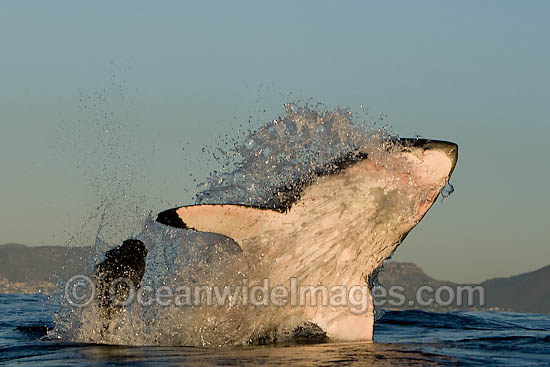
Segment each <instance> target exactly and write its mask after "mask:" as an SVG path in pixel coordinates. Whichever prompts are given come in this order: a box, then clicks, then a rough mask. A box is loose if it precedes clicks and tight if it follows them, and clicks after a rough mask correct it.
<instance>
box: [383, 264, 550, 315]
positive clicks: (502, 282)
mask: <svg viewBox="0 0 550 367" xmlns="http://www.w3.org/2000/svg"><path fill="white" fill-rule="evenodd" d="M378 282H379V283H380V284H381V285H382V286H383V287H384V288H385V289H386V290H387V289H389V288H390V287H392V286H402V287H403V288H404V289H405V291H404V292H403V294H404V295H405V297H406V299H407V300H415V301H416V293H417V291H418V289H419V288H420V287H422V286H428V287H431V288H432V289H434V290H437V289H439V288H441V287H445V286H446V287H450V288H451V289H453V290H455V291H456V290H457V287H460V286H471V287H475V286H481V287H482V288H483V289H484V294H485V304H484V306H483V307H481V306H479V298H478V297H475V298H474V304H475V305H474V306H473V307H468V306H467V305H466V294H463V297H462V299H463V302H462V304H463V306H457V303H456V302H453V303H452V304H451V305H450V306H448V307H441V306H438V305H435V304H434V305H430V306H420V305H418V304H414V305H412V306H411V305H409V304H405V305H403V306H391V305H384V306H382V308H394V309H409V308H417V309H423V310H428V311H454V310H480V311H491V310H494V311H511V312H527V313H545V314H550V287H549V286H548V285H549V284H550V265H548V266H545V267H543V268H541V269H539V270H536V271H533V272H530V273H525V274H520V275H515V276H511V277H508V278H493V279H490V280H487V281H485V282H483V283H481V284H457V283H453V282H448V281H441V280H436V279H433V278H431V277H429V276H427V275H426V274H425V273H424V272H423V271H422V269H420V268H419V267H418V266H416V265H415V264H411V263H398V262H388V263H386V264H385V265H384V269H383V271H382V272H381V273H380V275H379V277H378ZM425 296H426V297H425V298H428V297H429V296H430V293H429V292H427V293H426V294H425Z"/></svg>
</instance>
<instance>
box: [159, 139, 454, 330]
mask: <svg viewBox="0 0 550 367" xmlns="http://www.w3.org/2000/svg"><path fill="white" fill-rule="evenodd" d="M384 153H385V154H386V158H385V159H377V157H376V154H367V153H363V152H360V151H356V152H352V153H350V154H348V155H346V156H344V157H341V158H339V159H336V160H335V161H333V162H331V163H330V164H328V165H327V166H326V167H324V168H322V169H318V170H315V171H314V172H311V173H309V174H307V175H305V176H304V177H300V178H298V179H297V180H295V181H293V182H289V183H286V184H285V185H283V186H281V187H280V188H279V189H277V190H275V191H274V192H273V195H272V196H271V197H269V198H267V199H266V201H265V203H264V204H262V205H258V206H248V205H239V204H232V203H223V204H203V205H189V206H182V207H178V208H174V209H169V210H166V211H163V212H161V213H160V214H159V215H158V218H157V221H158V222H160V223H162V224H166V225H169V226H173V227H177V228H187V229H194V230H197V231H201V232H212V233H218V234H222V235H225V236H227V237H230V238H231V239H233V240H234V241H235V242H236V243H238V244H239V245H240V247H241V249H242V251H243V254H245V255H246V254H249V255H250V254H251V255H253V256H252V257H251V258H254V259H256V261H257V263H255V264H254V268H255V269H259V270H258V271H260V272H261V273H262V274H264V275H265V277H266V278H268V279H270V281H271V284H288V282H289V280H290V279H292V278H295V279H297V280H298V281H299V283H300V284H308V285H313V286H317V285H323V286H327V287H332V286H336V285H338V286H344V287H347V289H349V288H351V287H353V286H355V285H363V286H364V285H369V283H371V282H370V279H371V276H372V275H373V274H375V273H376V270H377V269H378V268H379V267H380V266H381V265H382V263H383V261H384V260H385V259H387V258H388V257H389V256H390V255H391V254H392V253H393V252H394V251H395V249H396V248H397V247H398V246H399V245H400V244H401V242H402V241H403V240H404V238H405V237H406V236H407V234H408V233H409V232H410V231H411V230H412V229H413V228H414V227H415V226H416V225H417V224H418V223H419V222H420V220H421V219H422V218H423V217H424V215H425V214H426V212H427V211H428V210H429V209H430V207H431V206H432V205H433V204H434V202H435V200H436V199H437V197H438V196H439V195H440V193H441V191H442V189H443V188H444V187H445V186H446V185H447V184H448V182H449V179H450V177H451V174H452V172H453V170H454V168H455V165H456V162H457V159H458V146H457V145H456V144H454V143H451V142H447V141H439V140H428V139H413V138H411V139H399V141H398V142H393V144H391V146H390V147H389V148H387V151H385V152H384ZM370 286H372V284H370ZM368 289H369V292H368V304H369V307H368V311H367V312H365V313H363V314H355V313H352V312H350V311H349V309H347V308H342V307H333V306H331V305H308V306H307V307H301V308H300V307H297V310H294V317H295V315H296V314H297V315H298V316H299V317H298V319H297V320H298V321H299V322H302V323H311V324H315V325H316V326H318V327H319V328H321V329H322V330H323V331H324V332H325V333H326V335H327V336H328V337H329V338H332V339H335V340H345V341H359V340H372V338H373V329H374V305H373V298H372V289H371V288H370V287H368ZM251 317H254V316H253V315H252V316H251Z"/></svg>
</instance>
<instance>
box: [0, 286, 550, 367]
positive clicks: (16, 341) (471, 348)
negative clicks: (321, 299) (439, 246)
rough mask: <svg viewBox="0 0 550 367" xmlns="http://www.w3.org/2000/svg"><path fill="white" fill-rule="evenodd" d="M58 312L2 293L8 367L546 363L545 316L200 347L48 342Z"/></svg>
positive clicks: (388, 318)
mask: <svg viewBox="0 0 550 367" xmlns="http://www.w3.org/2000/svg"><path fill="white" fill-rule="evenodd" d="M56 312H59V306H58V305H56V304H54V303H51V302H49V301H48V298H47V297H45V296H42V295H15V294H3V295H0V315H1V317H0V365H5V366H98V365H105V366H119V365H134V366H158V367H163V366H225V365H234V366H285V365H286V366H290V365H291V366H365V365H377V366H378V365H379V366H390V365H391V366H430V365H509V366H518V365H522V366H540V365H550V315H533V314H517V313H499V312H487V313H483V312H451V313H433V312H423V311H413V310H410V311H386V312H384V313H383V315H382V316H381V317H380V318H379V320H378V321H377V323H376V324H375V334H374V342H372V343H345V344H341V343H319V344H297V343H285V344H275V345H268V346H248V347H247V346H243V347H230V348H199V347H188V346H184V345H149V346H148V345H143V346H131V345H113V344H97V343H77V342H70V341H59V340H55V339H51V338H48V337H47V336H46V332H47V330H49V329H51V328H53V327H54V324H53V316H54V314H55V313H56Z"/></svg>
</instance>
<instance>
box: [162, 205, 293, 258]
mask: <svg viewBox="0 0 550 367" xmlns="http://www.w3.org/2000/svg"><path fill="white" fill-rule="evenodd" d="M284 216H285V213H281V212H277V211H275V210H270V209H262V208H254V207H250V206H244V205H233V204H203V205H190V206H182V207H179V208H174V209H169V210H166V211H164V212H162V213H160V214H159V215H158V217H157V222H159V223H162V224H166V225H169V226H172V227H176V228H188V229H194V230H197V231H201V232H212V233H219V234H223V235H225V236H227V237H231V238H232V239H233V240H235V241H236V242H237V243H238V244H239V245H240V246H241V248H242V245H243V242H244V241H245V240H246V239H248V238H252V237H255V236H258V235H260V234H262V233H263V232H265V231H269V230H272V229H273V228H275V227H276V225H277V223H280V222H281V219H282V218H283V217H284ZM243 250H246V249H243Z"/></svg>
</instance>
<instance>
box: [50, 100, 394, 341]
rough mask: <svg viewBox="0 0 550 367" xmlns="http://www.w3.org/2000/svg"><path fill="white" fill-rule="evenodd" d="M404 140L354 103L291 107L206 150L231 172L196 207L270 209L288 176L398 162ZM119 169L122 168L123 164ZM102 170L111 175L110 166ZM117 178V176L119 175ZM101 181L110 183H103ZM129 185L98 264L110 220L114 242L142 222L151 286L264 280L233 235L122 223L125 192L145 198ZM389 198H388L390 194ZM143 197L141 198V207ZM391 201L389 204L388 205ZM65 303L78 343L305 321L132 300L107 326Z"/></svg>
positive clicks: (206, 335)
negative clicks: (349, 157)
mask: <svg viewBox="0 0 550 367" xmlns="http://www.w3.org/2000/svg"><path fill="white" fill-rule="evenodd" d="M110 121H111V120H110ZM106 130H109V129H106ZM398 144H399V140H398V138H397V137H396V136H395V135H392V134H391V133H390V132H389V131H388V130H387V129H386V128H377V127H376V124H367V123H366V122H365V121H364V120H363V121H361V120H360V119H358V118H357V116H356V115H354V114H353V113H351V112H350V111H349V110H347V109H336V110H332V111H331V110H327V109H324V110H319V109H316V108H315V107H312V106H308V105H303V106H299V105H296V104H288V105H285V114H284V116H283V117H278V118H277V119H274V120H272V121H270V122H267V123H265V124H263V125H262V126H260V127H259V128H258V129H256V130H255V131H253V132H251V133H250V134H248V135H247V136H245V137H244V139H243V140H242V141H240V142H238V141H234V142H233V144H232V145H231V146H230V147H229V148H228V147H226V146H223V147H222V146H218V147H215V148H208V149H205V151H207V153H211V152H212V151H216V152H218V154H217V155H214V157H215V159H216V160H217V161H218V163H219V164H218V165H219V166H221V167H222V168H221V169H220V170H216V171H214V172H212V173H211V174H210V176H209V177H208V178H206V179H205V180H204V182H203V183H201V184H199V185H198V187H197V190H198V192H197V195H196V203H198V204H204V203H240V204H252V205H261V204H263V203H265V202H266V201H267V200H268V199H269V197H270V195H271V194H272V192H273V191H274V190H275V189H276V188H277V187H280V186H281V185H282V184H284V183H285V182H289V181H292V180H293V179H296V178H298V177H303V176H307V175H309V174H311V173H312V172H314V171H316V170H318V169H319V168H321V167H325V166H326V165H327V164H328V163H329V162H331V161H333V160H334V159H336V158H338V157H341V156H344V155H346V154H348V153H350V152H359V151H361V152H366V153H368V154H369V157H370V159H371V160H372V161H373V162H374V164H378V163H380V164H386V165H388V166H391V165H396V164H397V163H396V162H389V159H390V158H389V157H390V156H389V153H390V152H391V151H392V148H393V147H394V146H396V145H398ZM115 146H117V145H116V144H110V145H109V146H108V147H109V149H110V150H108V152H107V155H108V156H109V157H117V154H115V152H113V149H114V148H113V147H115ZM106 161H107V162H108V159H107V160H106ZM112 168H115V169H116V170H117V171H118V168H119V167H118V166H117V165H115V166H112ZM400 168H402V167H400ZM103 169H104V171H107V173H109V169H108V167H107V168H105V167H103ZM396 169H397V168H396ZM123 172H125V171H123ZM126 176H128V177H132V172H131V171H129V173H128V175H125V176H123V177H126ZM112 177H114V178H115V179H117V178H120V175H119V174H116V175H115V174H113V175H112ZM94 182H96V185H97V187H99V188H101V181H99V180H95V181H94ZM122 182H123V185H122V187H121V188H119V189H117V190H114V191H112V190H109V192H111V193H113V192H114V193H116V194H117V195H116V196H117V197H113V196H112V195H111V196H108V197H105V196H104V197H103V198H102V200H101V201H100V205H99V207H98V209H100V210H101V214H100V224H99V226H98V228H99V230H98V231H97V234H96V239H95V252H94V254H93V255H94V256H93V259H92V261H91V262H92V263H97V262H99V261H100V260H101V254H102V253H104V252H105V250H106V249H107V248H108V247H110V246H109V245H108V243H109V241H108V240H107V241H106V240H104V238H103V233H104V229H105V228H104V227H103V226H104V225H107V226H108V228H109V231H110V233H111V234H112V233H114V234H115V235H114V236H111V238H116V235H117V234H119V235H120V236H128V233H129V232H131V230H130V231H129V230H128V228H131V229H133V228H136V226H137V225H141V226H142V229H141V231H139V233H136V234H135V235H133V236H132V237H135V238H137V239H140V240H142V241H143V242H144V243H145V244H146V245H147V247H148V249H149V255H148V256H147V268H146V273H145V276H144V279H143V281H142V285H143V286H151V287H154V288H155V289H158V288H159V287H160V286H176V285H181V284H197V283H199V282H201V284H236V283H238V282H240V281H241V280H242V279H243V278H247V279H252V283H254V282H259V280H260V279H262V277H263V276H265V274H263V273H262V271H261V267H260V266H254V264H255V262H254V261H256V263H257V264H260V263H261V262H262V261H263V260H262V259H261V258H253V259H252V258H250V257H248V258H247V257H244V256H241V254H240V249H239V247H238V245H236V244H235V243H234V242H233V241H232V240H230V239H228V238H226V237H223V236H219V235H213V234H205V233H198V232H193V231H187V230H181V229H174V228H169V227H166V226H163V225H160V224H158V223H156V222H154V221H153V220H152V218H151V216H150V215H149V216H146V215H143V216H142V217H141V218H137V216H134V217H133V219H134V221H133V222H132V223H126V222H118V221H117V219H116V215H113V213H111V212H109V205H110V202H112V201H116V200H119V199H120V198H123V199H124V200H126V201H127V202H128V201H129V205H132V200H129V199H131V198H132V197H133V198H134V199H135V198H138V197H139V195H130V194H129V193H128V192H125V190H129V189H131V188H130V187H128V186H124V182H126V181H125V180H122ZM120 190H122V192H121V191H120ZM99 191H101V189H100V190H99ZM133 194H135V193H133ZM380 195H381V198H380V200H382V201H384V200H386V199H387V197H386V196H385V195H382V194H380ZM393 199H395V200H399V198H397V197H394V198H393ZM138 202H139V200H137V201H136V202H135V204H136V207H138V205H137V204H138ZM384 205H386V204H384ZM392 205H394V204H392V203H387V207H390V206H392ZM133 212H134V213H135V212H139V210H134V211H133ZM115 214H116V211H115ZM388 215H389V214H388ZM133 233H135V232H133ZM116 245H118V242H112V243H111V246H116ZM261 255H262V256H263V254H261ZM386 256H387V255H386ZM88 270H90V269H88ZM62 286H63V285H62V284H61V288H62ZM60 302H61V304H62V306H63V307H62V308H63V310H64V311H63V312H61V313H60V314H59V315H58V317H57V321H56V329H55V331H54V332H53V333H52V335H54V337H57V338H61V339H65V340H71V341H84V342H94V343H113V344H125V345H151V344H154V345H195V346H224V345H235V344H240V345H242V344H251V343H255V342H269V341H272V340H281V339H284V338H285V337H291V336H292V330H293V328H294V327H296V326H297V325H296V317H295V315H294V313H293V310H292V309H290V308H276V307H273V308H270V309H267V310H266V309H265V308H264V309H263V310H262V316H261V317H254V318H251V317H250V316H251V315H255V316H258V310H257V309H255V308H254V307H241V308H235V307H231V306H230V305H229V306H228V305H225V306H223V307H184V308H182V307H178V306H174V305H172V306H168V307H143V306H141V305H139V304H132V305H130V306H129V307H127V308H126V309H125V310H124V312H122V313H121V314H120V315H119V316H118V317H117V318H116V319H114V320H113V321H112V322H111V323H110V325H109V329H108V330H106V329H105V325H104V323H103V321H102V320H101V318H100V317H99V316H98V312H97V309H96V308H95V307H87V308H83V309H74V308H71V307H70V306H69V305H67V304H66V302H64V300H61V301H60ZM252 319H254V321H253V322H252V321H251V320H252Z"/></svg>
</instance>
